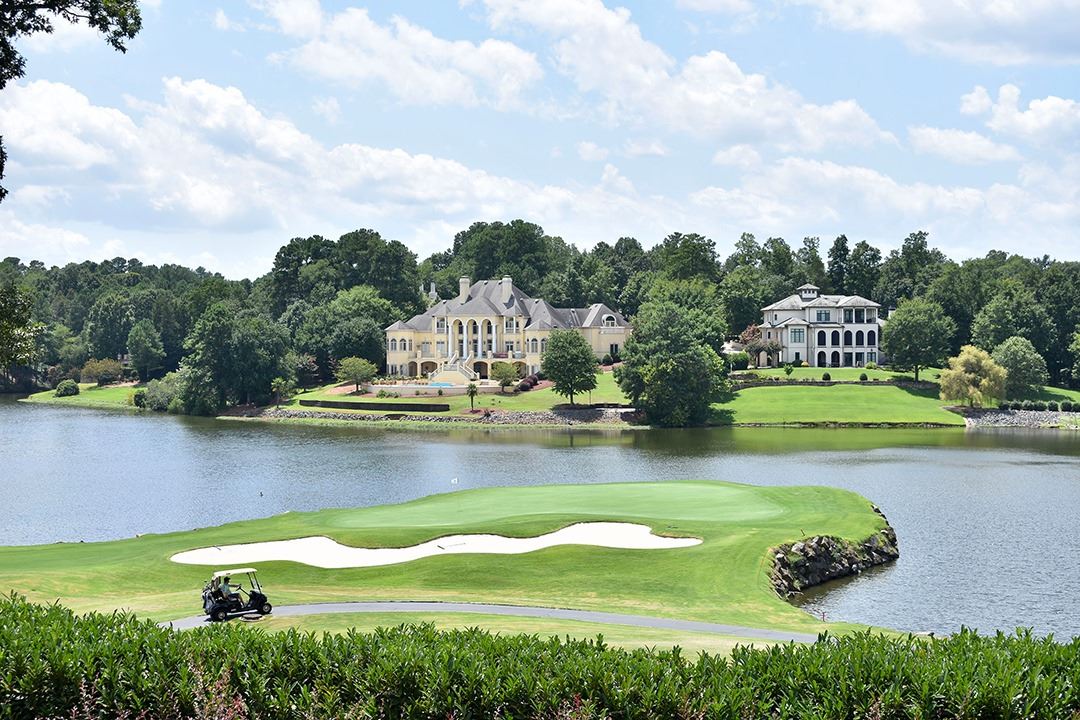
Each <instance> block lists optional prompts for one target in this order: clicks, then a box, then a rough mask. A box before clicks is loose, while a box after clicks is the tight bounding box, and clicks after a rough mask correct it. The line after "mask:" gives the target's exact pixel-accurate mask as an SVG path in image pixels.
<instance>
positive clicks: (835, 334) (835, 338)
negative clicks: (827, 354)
mask: <svg viewBox="0 0 1080 720" xmlns="http://www.w3.org/2000/svg"><path fill="white" fill-rule="evenodd" d="M832 344H833V347H837V346H839V345H840V331H839V330H833V331H832Z"/></svg>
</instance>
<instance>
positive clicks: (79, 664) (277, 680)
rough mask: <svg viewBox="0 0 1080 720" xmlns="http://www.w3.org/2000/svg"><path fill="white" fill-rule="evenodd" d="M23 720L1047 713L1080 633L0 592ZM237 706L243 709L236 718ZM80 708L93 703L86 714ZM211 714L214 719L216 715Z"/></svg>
mask: <svg viewBox="0 0 1080 720" xmlns="http://www.w3.org/2000/svg"><path fill="white" fill-rule="evenodd" d="M0 648H2V649H3V652H2V653H0V703H2V704H3V707H5V708H7V710H6V711H5V713H4V716H5V717H13V718H37V717H41V718H45V717H50V718H58V717H76V718H83V717H85V718H90V717H94V718H104V717H133V718H134V717H147V718H168V719H179V718H194V717H203V718H205V717H236V718H239V717H250V718H264V719H266V720H277V719H278V718H281V719H285V718H290V719H291V718H306V717H318V718H344V717H378V718H449V717H456V718H466V717H471V718H490V717H514V718H575V719H576V720H587V719H590V718H601V717H603V718H613V719H618V720H636V719H638V718H642V719H644V718H675V717H686V718H699V717H701V718H704V717H710V718H712V717H716V718H798V717H813V718H818V719H819V720H831V719H833V718H836V719H840V718H844V719H846V718H856V717H858V718H867V717H875V718H942V719H945V718H1006V717H1009V718H1012V717H1017V718H1020V717H1022V718H1048V719H1053V720H1056V719H1058V718H1061V719H1062V720H1067V719H1069V718H1075V717H1077V713H1078V712H1080V685H1078V683H1077V675H1076V673H1077V670H1076V669H1077V667H1080V641H1077V640H1074V641H1073V642H1071V643H1058V642H1055V641H1054V640H1052V639H1050V638H1038V637H1035V636H1034V635H1032V634H1031V633H1030V632H1020V633H1018V634H1016V635H1005V634H999V635H992V636H980V635H978V634H976V633H974V632H972V631H970V630H966V629H965V630H961V631H960V632H958V633H956V634H954V635H950V636H945V637H941V638H924V637H913V636H908V637H888V636H883V635H879V634H876V633H870V632H866V633H856V634H851V635H845V636H842V637H837V638H829V639H827V640H825V641H819V642H817V643H815V644H812V645H798V644H778V645H775V646H772V647H763V648H751V647H747V646H740V647H737V648H735V649H734V650H732V652H731V654H730V657H717V656H713V655H709V654H702V655H700V656H695V655H694V654H691V653H685V652H680V651H677V650H675V651H668V650H653V649H639V650H623V649H619V648H611V647H608V646H607V645H605V644H604V643H603V641H602V640H572V639H559V638H544V637H540V636H538V635H492V634H490V633H487V632H484V631H483V630H478V629H470V630H454V631H446V632H439V631H437V630H436V629H435V628H434V626H433V625H421V626H400V627H396V628H383V629H379V630H376V631H375V632H373V633H371V634H363V633H359V632H356V631H349V632H348V633H347V634H344V635H332V634H314V633H310V634H306V633H300V632H296V631H295V630H289V631H285V632H277V633H275V632H263V631H262V630H261V629H259V628H253V627H247V626H245V625H244V624H243V623H239V622H235V623H228V624H224V625H218V626H214V627H207V628H202V629H199V630H195V631H192V632H175V631H171V630H165V629H162V628H158V627H157V626H155V625H154V624H153V623H151V622H149V621H140V620H136V619H134V618H133V617H132V616H131V615H127V614H123V613H116V614H107V615H103V614H98V613H89V614H86V615H75V614H73V613H72V612H71V611H69V610H67V609H65V608H63V607H60V606H58V605H31V604H29V603H27V602H26V601H24V600H22V599H19V598H10V599H4V600H0ZM235 708H243V712H235V711H234V712H232V713H231V714H230V713H228V712H226V711H228V710H230V709H235ZM80 713H83V714H80ZM211 713H214V714H211Z"/></svg>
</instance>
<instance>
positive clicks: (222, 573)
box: [214, 568, 256, 578]
mask: <svg viewBox="0 0 1080 720" xmlns="http://www.w3.org/2000/svg"><path fill="white" fill-rule="evenodd" d="M254 572H256V570H255V568H236V569H235V570H218V571H217V572H216V573H214V577H215V578H219V577H225V576H226V575H243V574H244V573H254Z"/></svg>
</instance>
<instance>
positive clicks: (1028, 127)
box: [960, 85, 1080, 152]
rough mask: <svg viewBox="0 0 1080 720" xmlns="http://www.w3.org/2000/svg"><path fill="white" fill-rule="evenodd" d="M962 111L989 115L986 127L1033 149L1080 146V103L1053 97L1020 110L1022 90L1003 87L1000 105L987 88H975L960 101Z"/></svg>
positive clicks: (1001, 88)
mask: <svg viewBox="0 0 1080 720" xmlns="http://www.w3.org/2000/svg"><path fill="white" fill-rule="evenodd" d="M960 109H961V111H962V112H964V113H966V114H968V115H983V114H986V113H989V114H990V117H989V118H987V120H986V126H987V127H988V128H990V129H991V130H993V131H994V132H997V133H1001V134H1002V135H1010V136H1012V137H1015V138H1019V139H1021V140H1023V141H1025V142H1028V143H1031V144H1033V145H1041V146H1046V147H1054V146H1057V147H1056V150H1057V151H1058V152H1060V151H1061V150H1062V149H1068V148H1070V147H1072V148H1075V147H1077V146H1078V145H1080V102H1077V101H1076V100H1072V99H1070V98H1062V97H1057V96H1055V95H1050V96H1048V97H1045V98H1041V99H1036V100H1031V101H1030V102H1028V104H1027V107H1026V108H1022V107H1021V106H1020V88H1018V87H1017V86H1015V85H1002V86H1001V87H1000V88H999V89H998V97H997V101H996V102H995V101H993V100H992V99H991V97H990V93H988V92H987V91H986V88H984V87H982V86H981V85H980V86H976V88H975V89H974V90H972V91H971V92H970V93H968V94H967V95H964V96H963V98H962V99H961V106H960Z"/></svg>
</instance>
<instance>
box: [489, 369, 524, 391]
mask: <svg viewBox="0 0 1080 720" xmlns="http://www.w3.org/2000/svg"><path fill="white" fill-rule="evenodd" d="M491 379H492V380H494V381H495V382H497V383H499V391H500V392H506V388H508V387H510V386H511V385H513V384H514V383H516V382H517V379H518V373H517V370H516V369H514V366H513V365H511V364H510V363H504V362H497V363H492V364H491Z"/></svg>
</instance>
